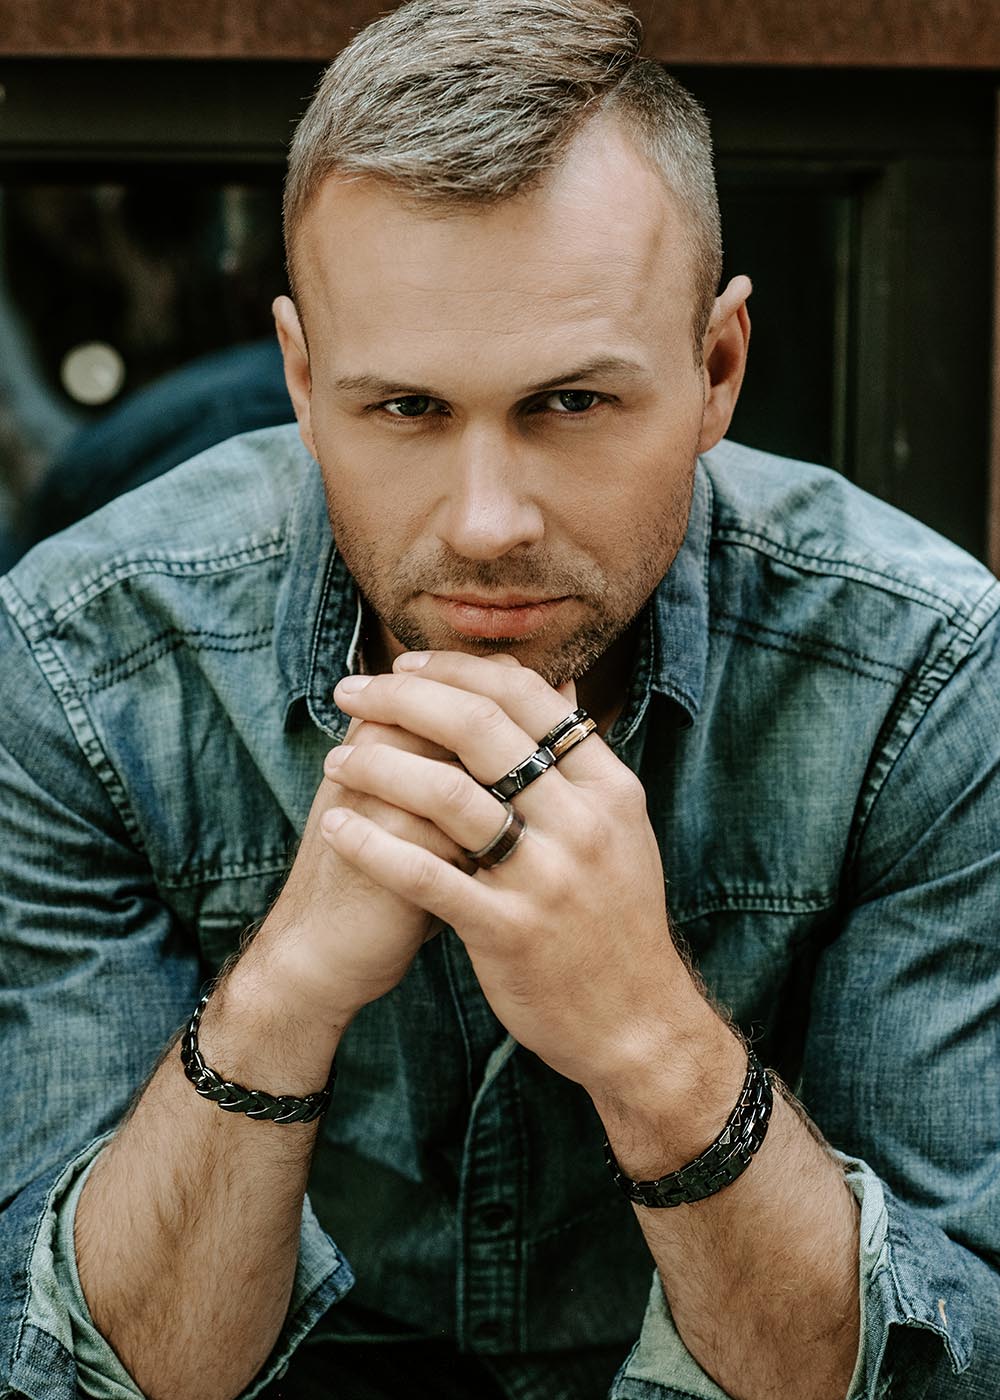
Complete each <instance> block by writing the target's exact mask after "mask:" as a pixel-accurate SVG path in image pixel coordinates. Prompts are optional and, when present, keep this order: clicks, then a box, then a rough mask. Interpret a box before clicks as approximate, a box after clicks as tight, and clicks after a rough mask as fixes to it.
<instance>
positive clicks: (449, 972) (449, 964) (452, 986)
mask: <svg viewBox="0 0 1000 1400" xmlns="http://www.w3.org/2000/svg"><path fill="white" fill-rule="evenodd" d="M448 931H449V928H443V929H442V930H441V932H440V933H439V934H438V937H439V938H440V940H441V960H442V962H443V963H444V972H445V977H446V978H447V979H448V990H449V992H450V993H451V1002H452V1007H453V1009H454V1012H455V1020H456V1021H457V1022H458V1028H459V1030H460V1031H461V1033H462V1044H463V1045H464V1047H465V1092H466V1094H467V1096H468V1099H469V1102H470V1103H471V1102H472V1094H473V1087H472V1044H471V1041H470V1039H469V1028H468V1025H467V1024H466V1020H465V1016H464V1015H463V1014H462V998H461V995H460V993H459V987H458V978H457V976H456V973H455V965H454V962H453V961H452V948H453V947H454V943H453V941H452V939H448V938H445V936H444V935H445V933H446V932H448ZM450 932H451V933H452V935H453V938H454V939H455V940H457V938H458V934H457V933H455V930H454V929H450Z"/></svg>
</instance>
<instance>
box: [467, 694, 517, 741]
mask: <svg viewBox="0 0 1000 1400" xmlns="http://www.w3.org/2000/svg"><path fill="white" fill-rule="evenodd" d="M466 721H467V724H468V727H469V729H470V730H471V731H473V732H474V733H475V734H476V735H478V736H479V737H481V738H482V737H485V738H487V739H489V738H491V737H492V736H493V735H495V734H497V733H498V732H499V731H500V730H502V729H503V727H504V726H505V725H506V724H507V723H508V719H507V716H506V714H505V713H504V711H503V710H502V709H501V708H500V706H499V705H498V704H497V702H496V701H495V700H491V699H490V698H489V697H488V696H486V695H482V696H477V697H476V698H475V699H474V700H473V701H472V703H471V705H470V706H469V709H468V712H467V715H466Z"/></svg>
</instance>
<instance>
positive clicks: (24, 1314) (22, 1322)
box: [10, 1174, 58, 1372]
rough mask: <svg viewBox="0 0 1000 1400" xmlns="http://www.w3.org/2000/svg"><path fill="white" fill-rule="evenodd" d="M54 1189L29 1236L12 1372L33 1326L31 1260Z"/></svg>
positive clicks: (11, 1362)
mask: <svg viewBox="0 0 1000 1400" xmlns="http://www.w3.org/2000/svg"><path fill="white" fill-rule="evenodd" d="M57 1179H58V1174H57ZM54 1191H55V1186H54V1185H53V1187H52V1190H51V1191H49V1192H48V1193H47V1194H46V1197H45V1204H44V1208H43V1210H42V1211H41V1213H40V1215H39V1217H38V1220H37V1222H36V1224H35V1232H34V1234H33V1235H32V1237H31V1247H30V1249H29V1250H28V1266H27V1268H26V1270H25V1274H24V1307H23V1308H22V1309H21V1316H20V1318H19V1320H18V1324H17V1336H16V1337H15V1338H14V1350H13V1353H12V1354H11V1358H10V1364H11V1371H12V1372H13V1371H14V1369H15V1367H16V1366H17V1363H18V1361H19V1359H20V1355H21V1348H22V1346H23V1344H24V1334H25V1332H26V1331H27V1328H28V1327H29V1325H30V1326H34V1324H33V1323H31V1324H29V1322H28V1313H29V1312H30V1310H31V1260H32V1258H33V1257H34V1253H35V1250H36V1248H37V1247H38V1237H39V1235H40V1234H41V1233H42V1226H43V1225H44V1223H45V1217H46V1215H47V1214H48V1212H49V1210H51V1201H52V1194H53V1192H54ZM53 1340H56V1339H53Z"/></svg>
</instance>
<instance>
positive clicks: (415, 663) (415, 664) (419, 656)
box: [392, 651, 431, 671]
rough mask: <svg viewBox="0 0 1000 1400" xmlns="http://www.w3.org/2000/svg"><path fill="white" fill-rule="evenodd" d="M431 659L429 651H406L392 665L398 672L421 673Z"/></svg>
mask: <svg viewBox="0 0 1000 1400" xmlns="http://www.w3.org/2000/svg"><path fill="white" fill-rule="evenodd" d="M430 659H431V654H430V652H429V651H404V652H403V654H402V656H397V657H396V659H395V661H394V662H393V663H392V665H393V669H394V670H396V671H419V670H420V668H421V666H426V665H427V663H428V661H430Z"/></svg>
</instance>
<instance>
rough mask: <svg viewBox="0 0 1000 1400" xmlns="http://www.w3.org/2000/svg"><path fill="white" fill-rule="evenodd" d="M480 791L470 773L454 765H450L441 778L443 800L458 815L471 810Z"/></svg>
mask: <svg viewBox="0 0 1000 1400" xmlns="http://www.w3.org/2000/svg"><path fill="white" fill-rule="evenodd" d="M477 795H478V789H477V787H476V786H475V785H474V784H473V782H472V780H471V779H470V777H469V775H468V773H466V772H464V771H463V770H462V769H461V768H456V767H455V765H454V764H449V765H448V767H447V771H446V772H445V773H444V774H443V775H442V777H441V800H442V801H443V802H444V804H445V806H446V807H448V808H450V809H451V810H452V811H453V812H454V813H455V814H456V815H463V814H464V813H465V812H466V811H467V810H468V808H469V806H470V804H471V802H472V800H473V798H474V797H476V796H477Z"/></svg>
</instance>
